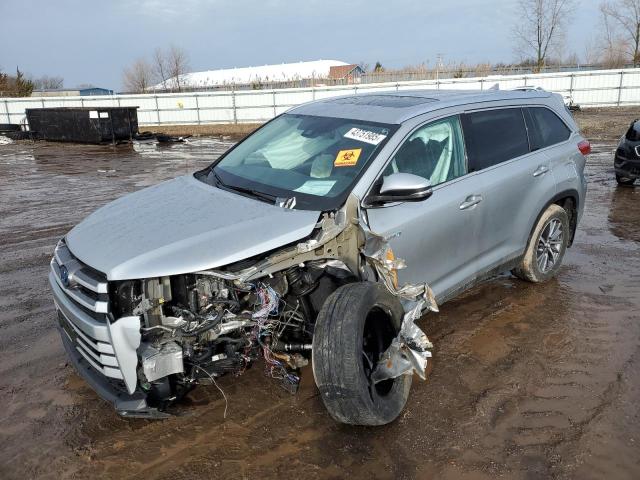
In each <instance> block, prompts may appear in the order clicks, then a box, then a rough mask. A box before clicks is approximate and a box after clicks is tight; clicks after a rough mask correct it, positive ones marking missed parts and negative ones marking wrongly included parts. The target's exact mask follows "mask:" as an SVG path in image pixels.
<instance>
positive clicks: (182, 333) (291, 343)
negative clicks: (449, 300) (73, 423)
mask: <svg viewBox="0 0 640 480" xmlns="http://www.w3.org/2000/svg"><path fill="white" fill-rule="evenodd" d="M360 218H361V217H360V212H359V202H358V199H357V198H356V197H354V196H351V197H349V199H348V200H347V202H346V204H345V205H344V206H343V207H342V208H341V209H339V210H338V211H336V212H333V213H325V214H323V217H322V218H321V220H320V221H319V222H318V224H317V225H316V228H315V230H314V232H313V233H312V235H311V237H310V238H308V239H307V240H305V241H303V242H300V243H297V244H295V245H292V246H289V247H285V248H282V249H279V250H277V251H275V252H271V253H269V254H265V255H262V256H259V257H254V258H249V259H246V260H243V261H241V262H238V263H235V264H232V265H228V266H226V267H224V268H219V269H213V270H206V271H198V272H193V273H189V274H182V275H172V276H166V277H158V278H149V279H141V280H123V281H115V282H109V288H108V294H107V293H105V292H106V290H105V292H100V293H97V296H98V297H100V298H101V299H102V300H104V301H105V302H106V301H107V300H108V302H109V305H110V309H109V312H108V314H106V318H105V324H106V326H107V331H106V332H105V333H104V338H103V337H101V338H102V340H96V339H93V338H92V339H91V340H92V343H91V344H90V345H88V344H89V342H88V341H85V340H86V339H83V337H87V336H89V337H90V336H91V335H87V332H86V331H83V330H84V326H83V325H80V328H78V324H76V323H74V322H73V321H71V320H70V318H69V316H73V315H72V314H70V313H69V312H66V313H65V311H64V308H62V307H60V306H59V310H60V312H61V313H60V317H61V326H63V331H64V332H65V333H66V335H67V337H68V338H66V339H65V341H66V342H67V344H65V346H67V347H68V346H69V345H71V344H72V343H73V344H74V345H76V350H77V351H79V352H80V354H81V356H82V358H81V359H80V360H82V361H84V362H88V363H89V365H91V366H92V367H94V368H99V369H101V370H100V371H101V372H102V373H103V374H105V373H104V372H105V368H106V366H105V365H103V364H102V363H100V362H102V361H107V362H112V363H114V365H113V368H117V371H115V370H114V372H115V373H113V375H114V376H113V377H112V378H113V379H114V380H115V381H116V383H117V381H119V382H120V385H121V390H122V391H121V393H119V394H117V395H116V397H117V399H120V403H118V401H117V399H116V400H113V398H110V399H111V400H112V401H114V403H115V404H116V408H117V409H118V410H119V412H120V413H121V414H123V415H127V416H145V417H149V416H152V417H162V416H164V415H165V413H164V411H165V409H166V408H167V407H168V406H169V405H170V404H171V403H172V402H174V401H175V400H177V399H179V398H180V397H182V396H183V395H184V394H186V393H187V392H188V391H189V390H190V389H191V388H193V387H194V386H195V385H198V384H215V385H216V386H217V384H216V378H218V377H220V376H222V375H224V374H233V375H241V374H242V373H243V372H244V371H245V370H246V369H248V368H250V367H251V365H252V363H253V362H254V361H255V360H257V359H258V358H262V359H263V361H264V368H265V373H266V374H267V375H268V376H270V377H272V378H274V379H277V380H278V381H279V382H281V384H282V386H283V387H284V388H285V389H287V390H288V391H290V392H295V391H296V390H297V388H298V384H299V381H300V377H299V369H300V368H301V367H303V366H305V365H307V364H308V362H309V358H310V354H311V349H312V340H313V334H314V323H315V319H316V316H317V314H318V312H319V311H320V308H321V307H322V305H323V303H324V301H325V300H326V298H327V297H328V296H329V295H330V294H331V293H332V292H333V291H335V290H336V289H337V288H339V287H340V286H342V285H345V284H348V283H353V282H359V281H379V282H381V283H383V284H384V285H385V286H386V288H387V289H388V290H389V292H391V294H393V295H394V296H396V297H397V298H398V299H399V300H400V302H401V304H402V306H403V308H404V311H405V314H404V318H403V321H402V326H401V328H400V331H399V333H398V335H397V337H396V338H395V339H394V340H393V342H392V343H391V345H390V346H389V348H387V349H386V351H385V352H384V353H383V354H382V355H381V357H380V359H379V361H378V363H377V366H376V367H375V370H374V371H373V374H372V376H371V378H372V379H373V381H374V382H382V381H384V380H387V379H390V378H395V377H398V376H400V375H403V374H412V373H413V371H415V372H416V373H417V374H418V375H420V376H421V377H422V378H424V377H425V367H426V363H427V358H429V357H430V356H431V353H430V349H431V348H432V347H431V344H430V342H429V340H428V339H427V337H426V335H425V334H424V332H422V331H421V330H420V329H419V328H418V327H417V326H416V324H415V320H417V318H419V317H420V315H421V313H422V311H423V310H425V309H427V310H431V311H437V305H436V302H435V299H434V296H433V293H432V292H431V289H430V288H429V286H428V285H426V284H422V285H413V284H411V285H402V286H399V285H398V279H397V270H398V269H400V268H403V266H404V265H403V262H402V261H401V260H399V259H396V258H395V257H394V255H393V252H392V251H391V249H390V247H389V244H388V242H387V239H385V238H383V237H381V236H379V235H376V234H375V233H373V232H371V231H369V230H368V228H367V227H366V225H364V224H363V222H361V221H360ZM65 249H66V247H64V245H63V246H59V248H58V249H57V252H58V250H59V252H58V253H57V254H56V258H54V260H53V261H52V275H53V277H52V285H54V287H56V288H59V289H64V290H65V291H67V290H72V289H73V286H71V287H70V286H69V285H65V283H64V281H62V280H61V279H62V278H63V277H65V275H66V280H67V281H69V273H71V282H74V281H76V282H78V281H80V280H79V279H81V278H82V277H81V275H80V272H81V271H82V269H81V268H77V269H76V270H74V269H73V267H74V264H73V261H75V260H73V259H72V260H69V259H63V258H60V257H61V256H62V252H63V251H64V252H68V250H65ZM68 254H69V255H70V252H68ZM65 262H66V264H65ZM54 264H55V266H54ZM69 265H70V266H71V272H69V270H68V269H69ZM63 268H64V269H67V271H66V273H65V272H64V271H61V270H62V269H63ZM56 269H57V270H56ZM74 272H76V273H77V275H76V276H75V277H74V275H73V273H74ZM80 282H81V281H80ZM80 286H81V285H80ZM55 293H56V291H55V288H54V294H55ZM107 296H108V299H107V298H106V297H107ZM57 298H58V295H56V299H57ZM56 301H57V303H59V302H58V300H56ZM88 321H89V320H88ZM101 335H102V333H101ZM78 339H79V340H78ZM93 340H95V341H93ZM79 344H80V345H81V347H78V345H79ZM85 344H87V345H88V346H87V345H85ZM103 344H104V345H103ZM107 344H108V345H107ZM99 349H103V350H105V352H102V353H101V352H99ZM67 351H68V352H69V351H70V350H69V348H67ZM112 351H113V352H114V357H115V358H114V359H113V361H112V360H111V359H110V357H109V358H107V357H106V356H108V355H110V353H109V352H112ZM75 353H76V354H77V352H75ZM96 354H97V355H98V358H99V359H100V361H96V360H95V358H93V355H96ZM70 355H71V352H70ZM105 355H106V356H105ZM72 358H73V357H72ZM105 358H107V359H106V360H105ZM92 362H93V364H92ZM74 363H75V362H74ZM78 365H80V367H79V369H81V367H82V364H81V363H79V364H76V366H77V367H78ZM105 375H106V374H105ZM85 378H86V377H85ZM90 383H92V382H91V381H90ZM92 386H93V387H94V388H96V389H97V390H98V391H99V392H100V391H101V390H100V388H97V387H96V385H94V384H93V383H92ZM103 396H105V395H103ZM131 399H134V400H136V401H137V403H136V402H135V401H131ZM127 402H128V403H127Z"/></svg>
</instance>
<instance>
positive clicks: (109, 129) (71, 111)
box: [26, 107, 138, 143]
mask: <svg viewBox="0 0 640 480" xmlns="http://www.w3.org/2000/svg"><path fill="white" fill-rule="evenodd" d="M137 109H138V107H92V108H90V107H77V108H76V107H61V108H27V109H26V113H27V120H28V121H29V129H30V130H31V132H32V136H33V138H36V139H41V140H52V141H57V142H78V143H109V142H111V143H115V142H118V141H122V140H131V139H132V138H133V137H134V136H135V135H136V133H137V132H138V113H137Z"/></svg>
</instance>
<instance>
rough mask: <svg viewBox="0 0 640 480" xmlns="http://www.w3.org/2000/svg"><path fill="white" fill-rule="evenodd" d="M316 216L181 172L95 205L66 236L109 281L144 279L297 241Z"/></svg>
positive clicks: (213, 264) (220, 262) (218, 263)
mask: <svg viewBox="0 0 640 480" xmlns="http://www.w3.org/2000/svg"><path fill="white" fill-rule="evenodd" d="M319 216H320V212H314V211H305V210H289V209H283V208H280V207H276V206H275V205H269V204H267V203H264V202H261V201H258V200H254V199H251V198H248V197H244V196H242V195H239V194H237V193H233V192H228V191H225V190H221V189H219V188H215V187H212V186H210V185H206V184H204V183H202V182H200V181H199V180H196V179H195V178H194V177H193V176H183V177H178V178H176V179H173V180H170V181H167V182H164V183H161V184H159V185H155V186H153V187H150V188H146V189H144V190H140V191H137V192H134V193H132V194H129V195H126V196H125V197H122V198H120V199H118V200H116V201H114V202H112V203H109V204H108V205H106V206H104V207H102V208H100V209H99V210H97V211H96V212H94V213H92V214H91V215H89V216H88V217H87V218H86V219H85V220H84V221H83V222H81V223H80V224H78V225H77V226H76V227H74V228H73V229H72V230H71V231H70V232H69V233H68V234H67V236H66V241H67V245H68V246H69V249H70V250H71V252H72V253H73V255H74V256H75V257H77V258H78V259H80V260H81V261H82V262H84V263H86V264H88V265H90V266H91V267H92V268H94V269H96V270H98V271H100V272H102V273H104V274H105V275H106V276H107V279H108V280H126V279H137V278H150V277H159V276H167V275H178V274H182V273H190V272H195V271H198V270H206V269H210V268H215V267H219V266H222V265H227V264H229V263H233V262H236V261H239V260H243V259H246V258H250V257H252V256H254V255H258V254H261V253H264V252H267V251H269V250H273V249H275V248H278V247H281V246H283V245H286V244H289V243H292V242H295V241H298V240H300V239H302V238H304V237H306V236H308V235H309V234H310V233H311V231H312V230H313V228H314V226H315V225H316V223H317V221H318V218H319Z"/></svg>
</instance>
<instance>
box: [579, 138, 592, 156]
mask: <svg viewBox="0 0 640 480" xmlns="http://www.w3.org/2000/svg"><path fill="white" fill-rule="evenodd" d="M578 150H580V153H581V154H582V155H589V154H590V153H591V144H590V143H589V141H588V140H582V141H581V142H580V143H578Z"/></svg>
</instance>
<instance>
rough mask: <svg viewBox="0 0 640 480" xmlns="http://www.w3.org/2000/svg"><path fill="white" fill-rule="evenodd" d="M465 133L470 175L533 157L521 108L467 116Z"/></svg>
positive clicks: (464, 118)
mask: <svg viewBox="0 0 640 480" xmlns="http://www.w3.org/2000/svg"><path fill="white" fill-rule="evenodd" d="M463 130H464V138H465V142H466V144H467V156H468V162H469V171H470V172H476V171H478V170H482V169H483V168H487V167H491V166H492V165H497V164H498V163H502V162H506V161H507V160H511V159H512V158H516V157H519V156H520V155H524V154H526V153H529V141H528V138H527V130H526V127H525V124H524V118H523V116H522V110H521V109H520V108H504V109H498V110H486V111H482V112H474V113H467V114H465V115H463Z"/></svg>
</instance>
